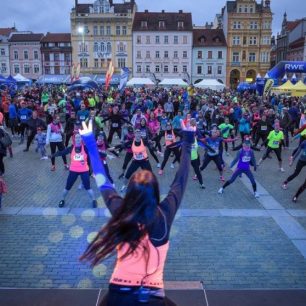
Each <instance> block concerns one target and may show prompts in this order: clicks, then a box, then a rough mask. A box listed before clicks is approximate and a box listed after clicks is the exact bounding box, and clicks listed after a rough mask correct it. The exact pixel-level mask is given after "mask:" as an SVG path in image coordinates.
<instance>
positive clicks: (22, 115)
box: [18, 108, 32, 123]
mask: <svg viewBox="0 0 306 306" xmlns="http://www.w3.org/2000/svg"><path fill="white" fill-rule="evenodd" d="M31 116H32V111H31V110H30V109H29V108H20V109H19V111H18V117H19V119H20V122H22V123H26V122H27V121H28V120H29V119H30V117H31Z"/></svg>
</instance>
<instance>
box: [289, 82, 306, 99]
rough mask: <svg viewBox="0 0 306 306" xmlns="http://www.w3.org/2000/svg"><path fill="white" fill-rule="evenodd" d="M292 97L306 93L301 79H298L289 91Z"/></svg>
mask: <svg viewBox="0 0 306 306" xmlns="http://www.w3.org/2000/svg"><path fill="white" fill-rule="evenodd" d="M291 95H292V96H294V97H303V96H305V95H306V85H305V84H304V83H303V82H302V81H298V82H297V83H296V84H295V85H294V87H293V90H292V92H291Z"/></svg>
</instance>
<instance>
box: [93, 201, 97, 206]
mask: <svg viewBox="0 0 306 306" xmlns="http://www.w3.org/2000/svg"><path fill="white" fill-rule="evenodd" d="M92 208H97V201H96V200H93V201H92Z"/></svg>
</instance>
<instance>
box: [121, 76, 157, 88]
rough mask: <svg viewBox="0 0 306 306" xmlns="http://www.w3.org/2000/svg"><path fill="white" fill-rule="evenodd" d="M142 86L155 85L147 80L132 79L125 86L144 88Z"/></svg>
mask: <svg viewBox="0 0 306 306" xmlns="http://www.w3.org/2000/svg"><path fill="white" fill-rule="evenodd" d="M144 85H155V84H154V82H153V81H152V80H150V79H149V78H132V79H130V80H129V81H128V82H127V84H126V86H144Z"/></svg>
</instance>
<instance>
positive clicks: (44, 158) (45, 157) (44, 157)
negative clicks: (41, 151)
mask: <svg viewBox="0 0 306 306" xmlns="http://www.w3.org/2000/svg"><path fill="white" fill-rule="evenodd" d="M47 159H48V156H43V157H42V158H41V159H40V160H47Z"/></svg>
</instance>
